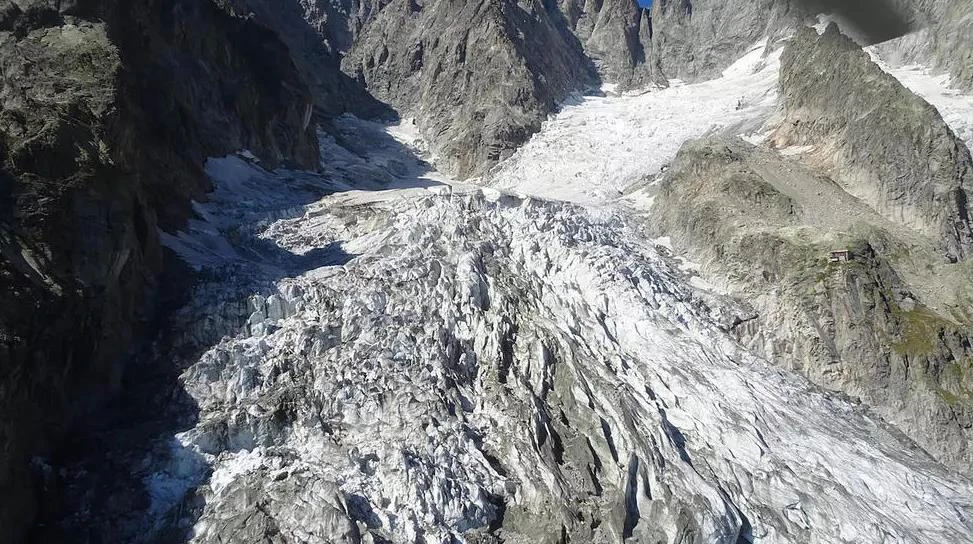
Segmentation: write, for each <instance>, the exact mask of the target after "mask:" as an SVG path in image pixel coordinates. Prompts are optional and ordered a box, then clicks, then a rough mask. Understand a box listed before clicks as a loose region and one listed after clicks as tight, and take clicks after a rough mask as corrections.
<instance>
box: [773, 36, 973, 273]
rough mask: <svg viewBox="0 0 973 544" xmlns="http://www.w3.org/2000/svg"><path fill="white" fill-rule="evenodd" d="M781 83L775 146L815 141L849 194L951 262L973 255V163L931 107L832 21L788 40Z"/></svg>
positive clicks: (966, 151) (820, 156)
mask: <svg viewBox="0 0 973 544" xmlns="http://www.w3.org/2000/svg"><path fill="white" fill-rule="evenodd" d="M849 82H855V85H850V84H849ZM780 90H781V100H782V103H783V109H784V122H783V123H782V124H781V127H780V128H779V129H778V131H777V132H776V135H775V143H776V144H777V145H779V146H787V145H814V146H817V148H818V151H817V152H816V156H817V157H818V159H819V160H820V162H821V163H822V165H823V166H825V167H826V168H829V169H830V170H831V171H833V173H834V176H833V177H834V178H835V179H836V180H837V181H838V182H839V183H841V184H842V185H843V186H844V187H845V188H846V190H848V192H850V193H851V194H853V195H855V196H856V197H858V198H861V199H862V200H863V201H865V202H867V203H868V204H869V205H871V206H872V207H874V208H875V209H876V210H877V211H878V212H879V213H881V214H882V215H884V216H886V217H888V218H889V219H892V220H893V221H897V222H900V223H903V224H905V225H908V226H910V227H912V228H914V229H916V230H917V231H919V232H921V233H923V234H924V235H926V236H929V237H930V238H932V239H935V240H937V241H938V242H939V243H940V246H941V248H942V250H943V251H944V252H945V253H946V255H947V256H948V257H949V258H951V259H966V258H968V257H969V256H970V255H971V253H973V226H971V223H970V208H969V198H970V195H971V193H973V162H971V159H970V152H969V150H968V149H967V148H966V146H965V145H964V144H963V142H962V141H961V140H959V139H958V138H957V137H956V136H955V134H953V132H952V130H950V128H949V127H948V126H947V125H946V123H945V122H944V121H943V119H942V117H941V116H940V114H939V112H938V111H936V109H935V108H934V107H933V106H931V105H930V104H929V103H927V102H926V101H925V100H923V99H922V98H919V97H918V96H916V95H915V94H913V93H912V92H911V91H909V90H908V89H906V88H905V87H903V86H902V84H901V83H899V82H898V81H897V80H896V79H895V78H894V77H892V76H891V75H889V74H887V73H885V72H884V71H882V70H881V69H880V68H879V67H878V66H877V65H876V64H875V63H873V62H872V61H871V60H870V59H869V57H868V55H867V54H866V53H864V52H863V51H862V50H861V48H860V47H858V45H856V44H855V43H854V42H853V41H851V39H849V38H847V37H845V36H843V35H842V34H841V33H840V32H839V31H838V28H837V27H836V26H834V25H830V26H829V27H828V30H827V31H826V32H825V33H824V35H822V36H820V37H819V36H818V35H817V33H816V32H814V31H813V30H811V29H809V28H808V29H805V30H802V31H801V32H799V33H798V35H797V36H796V37H795V38H794V40H793V42H792V43H791V44H790V45H788V47H787V49H785V51H784V54H783V56H782V60H781V83H780Z"/></svg>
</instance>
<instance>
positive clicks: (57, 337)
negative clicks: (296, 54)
mask: <svg viewBox="0 0 973 544" xmlns="http://www.w3.org/2000/svg"><path fill="white" fill-rule="evenodd" d="M0 13H2V17H0V72H2V74H3V87H2V89H0V103H2V104H3V109H2V113H0V134H2V140H0V141H2V144H0V152H2V161H3V164H2V176H0V203H2V209H0V251H2V255H3V259H0V291H2V292H3V293H4V295H3V301H2V304H0V373H2V374H0V383H2V384H3V385H2V391H0V413H2V414H3V419H2V421H0V451H2V453H0V490H2V492H3V494H4V497H5V499H4V502H5V506H4V508H2V509H0V540H3V541H6V542H16V541H18V540H19V538H20V536H21V535H22V531H23V529H24V526H25V525H27V524H29V523H30V520H31V516H32V513H33V510H34V509H35V504H36V503H35V498H34V497H33V494H32V491H31V490H32V488H33V482H31V478H32V476H31V470H30V469H29V468H28V462H29V460H30V459H31V457H32V456H36V455H41V454H43V453H44V452H46V451H49V450H50V449H51V447H52V446H54V445H56V444H57V442H58V440H59V438H60V437H61V436H62V435H63V432H64V431H65V430H66V429H69V428H70V427H71V426H72V425H74V424H75V422H76V421H77V420H78V419H80V418H83V417H85V415H86V414H87V413H88V412H89V410H90V409H92V408H95V407H98V406H101V405H102V404H103V403H104V402H106V400H107V399H109V398H110V397H111V396H112V394H113V392H114V391H116V390H117V388H118V386H119V382H120V379H121V375H122V373H123V361H124V360H125V359H126V358H127V357H129V356H130V354H131V352H132V349H133V348H134V346H135V345H136V340H137V339H138V337H139V336H140V334H141V333H143V332H144V331H145V330H146V329H147V327H148V326H149V324H150V323H151V322H152V321H153V320H154V318H155V314H154V309H153V305H154V301H155V300H156V294H157V287H158V285H157V282H156V278H157V275H158V273H159V272H160V271H161V269H162V253H163V250H162V248H161V246H160V244H159V239H158V234H157V232H158V231H157V229H158V227H159V226H164V227H168V228H173V227H177V226H179V225H181V224H183V222H184V221H185V220H186V218H187V217H188V215H189V214H190V213H191V212H190V199H191V198H198V197H201V196H202V194H203V193H204V192H205V191H206V190H207V189H208V188H209V181H208V179H207V178H206V177H205V176H204V175H203V172H202V169H201V164H202V158H203V157H205V156H208V155H211V154H214V153H221V152H224V151H225V150H227V149H239V148H249V149H252V150H253V152H254V153H256V154H258V155H260V156H262V157H264V158H265V159H266V160H267V161H268V163H269V164H275V163H276V164H280V163H283V162H285V161H290V162H291V163H293V164H295V165H301V166H303V167H307V168H314V167H315V165H316V162H317V153H316V145H315V134H314V132H313V127H311V126H310V125H309V120H310V115H309V114H310V107H311V103H310V96H309V94H308V93H307V91H306V88H305V87H304V85H303V83H302V82H301V80H300V78H299V77H298V75H297V74H296V72H295V71H294V69H293V65H292V63H291V61H290V59H289V57H288V55H287V51H286V49H285V48H283V47H282V46H281V45H280V44H279V42H277V41H276V38H275V37H274V36H273V34H271V33H269V32H267V31H266V30H264V29H262V28H260V27H257V26H255V25H253V24H252V23H251V22H248V21H245V20H243V19H238V18H235V17H234V16H233V15H232V14H230V13H228V12H227V11H225V10H224V9H223V8H221V7H219V6H218V5H217V4H214V3H211V2H201V3H200V2H178V1H177V2H140V3H137V4H132V3H124V2H123V3H118V2H112V1H104V2H92V3H83V4H81V3H73V2H65V3H61V2H57V3H50V2H44V1H27V0H24V1H21V0H18V1H6V2H2V3H0Z"/></svg>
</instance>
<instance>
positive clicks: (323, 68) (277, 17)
mask: <svg viewBox="0 0 973 544" xmlns="http://www.w3.org/2000/svg"><path fill="white" fill-rule="evenodd" d="M232 4H233V5H234V6H235V8H234V9H235V10H236V11H238V12H239V13H245V14H248V15H251V16H252V17H253V18H254V20H255V21H257V22H258V23H259V24H260V25H262V26H265V27H267V28H269V29H271V30H273V31H274V32H275V33H276V34H277V35H278V36H279V37H280V40H281V41H283V42H284V43H285V44H286V45H287V47H288V49H289V50H290V54H291V58H292V59H293V60H294V64H295V66H296V67H297V69H298V70H299V71H300V74H301V77H302V78H303V79H304V80H305V81H306V82H307V84H308V87H309V88H310V90H311V94H312V95H313V96H314V105H315V107H316V108H317V110H318V112H319V113H321V114H323V115H324V116H326V117H331V116H335V115H340V114H342V113H346V112H352V113H355V114H357V115H359V116H361V117H383V118H391V117H393V116H394V112H393V111H392V110H391V108H389V107H388V106H387V105H385V104H382V103H381V102H379V101H377V100H375V98H373V97H372V96H371V95H369V94H368V93H367V92H366V91H365V89H364V88H362V86H361V84H360V83H359V82H358V81H356V80H355V79H353V78H351V77H349V76H348V75H346V74H344V73H343V72H341V70H340V68H339V64H340V62H341V61H340V55H341V54H342V53H343V52H344V51H346V50H347V48H348V47H350V45H351V43H352V41H353V40H354V37H355V35H356V32H357V29H358V28H359V27H360V24H361V23H360V20H361V18H362V17H363V16H364V13H362V14H361V15H359V14H358V10H359V9H362V8H364V5H362V4H359V3H358V2H357V1H356V2H350V1H348V0H346V1H345V2H330V1H329V2H325V1H324V0H287V1H280V0H232Z"/></svg>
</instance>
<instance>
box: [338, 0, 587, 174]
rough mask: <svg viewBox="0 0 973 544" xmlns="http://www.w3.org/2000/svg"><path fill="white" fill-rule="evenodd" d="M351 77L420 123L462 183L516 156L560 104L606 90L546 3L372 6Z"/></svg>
mask: <svg viewBox="0 0 973 544" xmlns="http://www.w3.org/2000/svg"><path fill="white" fill-rule="evenodd" d="M342 67H343V69H344V70H345V71H346V72H347V73H349V74H355V75H356V77H357V78H358V79H359V80H361V81H362V82H364V83H365V85H366V87H367V88H368V90H369V91H370V92H371V93H373V94H374V95H375V96H376V97H377V98H379V99H381V100H384V101H386V102H388V103H390V104H392V105H393V106H395V107H396V108H397V109H399V110H400V111H402V112H403V113H405V114H406V115H409V116H414V117H415V119H416V122H417V124H418V126H419V128H420V130H421V131H422V133H423V135H424V136H426V138H427V139H428V140H429V142H430V144H431V146H432V148H433V149H432V150H433V152H434V154H435V155H437V158H438V160H439V163H440V165H441V167H442V168H444V169H445V170H447V171H449V172H451V173H453V174H455V175H458V176H460V177H468V176H471V175H476V174H480V173H483V172H484V171H486V170H487V169H488V168H489V167H490V166H491V165H493V164H494V163H496V162H497V161H498V160H500V159H502V158H504V157H506V156H508V155H509V154H511V153H512V152H513V150H514V149H516V148H517V147H518V146H519V145H520V144H522V143H523V142H525V141H526V140H527V138H529V137H530V135H531V134H533V133H534V132H536V131H537V130H539V128H540V124H541V122H542V121H543V119H544V118H545V117H546V116H547V114H548V113H550V112H551V111H552V110H553V109H554V108H555V106H556V105H557V103H558V102H559V101H561V100H563V99H564V98H566V97H567V96H568V95H569V94H570V93H571V92H574V91H580V90H583V89H585V88H586V87H590V86H593V85H595V84H596V82H597V74H596V73H595V70H594V68H593V66H592V63H591V61H590V60H589V59H588V58H587V57H585V55H584V52H583V51H582V48H581V45H580V43H578V40H577V38H575V36H574V35H573V34H571V32H570V31H569V30H568V29H567V25H566V24H565V22H564V20H563V15H562V14H561V12H560V11H559V10H558V9H557V7H556V6H549V5H546V4H545V3H544V2H541V1H539V0H534V1H531V2H519V3H518V2H513V1H509V0H504V1H500V2H496V1H488V0H478V1H473V2H467V1H460V0H434V1H431V2H426V3H416V2H414V1H413V0H394V1H392V2H390V3H388V4H386V5H384V6H373V11H372V12H371V15H370V17H369V18H368V19H367V20H366V21H365V22H364V24H363V26H362V28H361V30H360V32H359V34H358V36H357V40H356V41H355V43H354V45H352V47H351V49H350V51H349V52H348V54H347V56H346V57H345V58H344V59H343V61H342Z"/></svg>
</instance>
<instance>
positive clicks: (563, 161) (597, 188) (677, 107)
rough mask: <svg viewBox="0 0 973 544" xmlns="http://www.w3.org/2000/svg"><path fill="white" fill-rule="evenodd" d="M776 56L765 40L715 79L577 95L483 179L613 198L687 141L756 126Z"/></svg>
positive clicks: (537, 190)
mask: <svg viewBox="0 0 973 544" xmlns="http://www.w3.org/2000/svg"><path fill="white" fill-rule="evenodd" d="M779 61H780V49H779V48H777V49H773V48H769V47H768V42H767V41H763V42H761V43H758V44H756V45H754V47H753V48H752V49H751V50H750V52H749V53H747V55H746V56H744V57H743V58H742V59H740V60H739V61H738V62H736V63H735V64H734V65H733V66H731V67H730V68H728V69H727V70H726V71H725V72H724V74H723V77H722V78H719V79H715V80H712V81H707V82H704V83H697V84H692V85H684V84H682V83H680V82H678V81H673V82H671V86H670V87H669V88H667V89H657V90H652V91H649V92H645V93H642V94H638V95H623V96H617V95H609V96H604V97H585V98H583V99H580V100H579V101H578V102H577V103H575V104H571V105H567V106H565V107H564V108H563V109H562V110H561V112H559V113H558V114H556V115H555V116H553V117H552V118H551V119H549V120H548V121H547V122H546V123H545V124H544V127H543V128H542V129H541V132H539V133H538V134H536V135H534V137H532V138H531V139H530V140H529V141H528V142H527V144H526V145H524V146H523V147H521V148H520V149H519V150H518V151H517V152H516V153H515V154H514V155H513V156H512V157H511V158H510V159H508V160H507V161H504V162H503V163H501V164H499V165H498V166H497V167H496V168H495V169H494V171H493V172H491V173H490V175H488V176H487V177H486V182H487V183H488V184H490V185H491V186H494V187H497V188H501V189H505V190H514V191H520V192H523V193H527V194H531V195H537V196H543V197H549V198H555V199H560V200H568V201H572V202H585V203H604V202H607V201H610V200H613V199H615V198H617V197H618V196H620V195H621V194H622V192H623V190H624V189H625V188H627V187H628V186H629V185H632V184H634V183H637V182H639V181H642V180H645V179H648V178H651V177H653V176H655V175H656V174H658V173H659V171H660V170H661V169H662V168H663V167H664V166H665V165H666V164H667V163H668V162H669V161H670V160H671V159H672V158H673V157H675V155H676V152H677V151H678V150H679V148H680V147H681V146H682V144H683V143H685V142H686V141H687V140H689V139H692V138H698V137H699V136H702V135H703V134H705V133H707V132H709V131H712V130H718V129H724V128H727V127H734V128H735V129H736V130H737V131H738V132H739V133H741V134H749V133H753V132H756V131H758V130H759V129H760V127H761V125H762V124H763V122H764V120H766V119H767V117H768V116H769V115H770V114H771V113H772V111H773V107H774V106H775V104H776V96H777V89H776V85H777V72H778V69H779V67H780V62H779Z"/></svg>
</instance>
